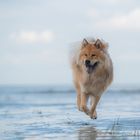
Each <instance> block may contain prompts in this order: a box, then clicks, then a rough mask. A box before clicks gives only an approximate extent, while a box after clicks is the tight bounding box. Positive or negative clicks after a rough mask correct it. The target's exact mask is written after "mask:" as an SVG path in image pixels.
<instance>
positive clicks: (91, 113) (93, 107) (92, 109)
mask: <svg viewBox="0 0 140 140" xmlns="http://www.w3.org/2000/svg"><path fill="white" fill-rule="evenodd" d="M92 100H93V99H92ZM99 100H100V97H99V96H96V97H95V98H94V101H92V106H91V110H90V118H91V119H96V118H97V113H96V106H97V104H98V102H99Z"/></svg>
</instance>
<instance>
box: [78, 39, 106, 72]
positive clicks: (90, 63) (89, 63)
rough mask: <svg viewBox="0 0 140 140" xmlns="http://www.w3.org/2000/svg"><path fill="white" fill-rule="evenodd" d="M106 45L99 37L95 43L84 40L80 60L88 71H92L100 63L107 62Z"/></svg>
mask: <svg viewBox="0 0 140 140" xmlns="http://www.w3.org/2000/svg"><path fill="white" fill-rule="evenodd" d="M105 47H106V46H104V45H103V44H102V42H101V41H100V40H99V39H97V41H95V42H94V43H89V42H88V41H87V40H86V39H84V40H83V44H82V48H81V52H80V57H79V61H80V64H81V65H82V68H84V69H85V70H86V71H87V72H88V73H92V72H93V71H94V70H95V69H96V68H97V67H98V66H99V65H102V64H104V62H105V53H104V50H105Z"/></svg>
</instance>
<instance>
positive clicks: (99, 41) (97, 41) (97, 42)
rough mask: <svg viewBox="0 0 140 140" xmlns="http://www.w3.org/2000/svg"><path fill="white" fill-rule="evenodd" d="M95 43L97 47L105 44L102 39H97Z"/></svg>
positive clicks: (99, 47)
mask: <svg viewBox="0 0 140 140" xmlns="http://www.w3.org/2000/svg"><path fill="white" fill-rule="evenodd" d="M94 45H95V47H96V48H97V49H101V48H102V45H103V44H102V42H101V40H100V39H97V40H96V42H95V44H94Z"/></svg>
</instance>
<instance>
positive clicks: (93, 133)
mask: <svg viewBox="0 0 140 140" xmlns="http://www.w3.org/2000/svg"><path fill="white" fill-rule="evenodd" d="M96 138H97V130H96V128H95V127H94V126H86V127H82V128H80V129H79V130H78V140H96Z"/></svg>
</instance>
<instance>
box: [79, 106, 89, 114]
mask: <svg viewBox="0 0 140 140" xmlns="http://www.w3.org/2000/svg"><path fill="white" fill-rule="evenodd" d="M80 111H82V112H85V113H86V114H87V115H90V111H89V109H88V108H87V107H86V106H81V107H80Z"/></svg>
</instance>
